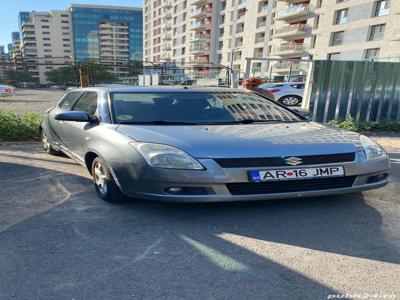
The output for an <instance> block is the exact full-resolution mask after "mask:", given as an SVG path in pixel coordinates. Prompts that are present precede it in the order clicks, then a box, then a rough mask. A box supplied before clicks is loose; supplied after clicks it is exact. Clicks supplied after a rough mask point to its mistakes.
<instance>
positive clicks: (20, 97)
mask: <svg viewBox="0 0 400 300" xmlns="http://www.w3.org/2000/svg"><path fill="white" fill-rule="evenodd" d="M64 94H65V91H59V90H44V89H36V90H34V89H16V92H15V95H13V96H4V97H1V96H0V111H8V110H11V111H13V112H15V113H26V112H34V113H38V114H41V113H43V112H44V111H45V110H47V109H48V108H50V107H52V106H54V105H55V104H56V103H57V101H58V100H60V99H61V97H62V96H63V95H64Z"/></svg>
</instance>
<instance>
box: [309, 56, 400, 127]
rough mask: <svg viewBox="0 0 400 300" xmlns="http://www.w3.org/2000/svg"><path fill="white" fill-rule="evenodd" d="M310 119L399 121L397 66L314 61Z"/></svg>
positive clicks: (399, 71) (320, 120) (399, 80)
mask: <svg viewBox="0 0 400 300" xmlns="http://www.w3.org/2000/svg"><path fill="white" fill-rule="evenodd" d="M314 63H315V66H314V74H313V83H312V90H311V99H310V107H309V109H310V111H311V112H312V120H313V121H316V122H323V123H327V122H329V121H331V120H344V119H346V118H348V117H350V116H351V117H352V118H354V119H355V120H356V121H357V122H358V123H365V122H379V121H385V120H387V121H400V63H393V62H373V61H331V60H317V61H315V62H314Z"/></svg>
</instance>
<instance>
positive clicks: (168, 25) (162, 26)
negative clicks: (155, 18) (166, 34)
mask: <svg viewBox="0 0 400 300" xmlns="http://www.w3.org/2000/svg"><path fill="white" fill-rule="evenodd" d="M161 29H162V30H171V29H172V27H171V24H169V23H164V24H162V25H161Z"/></svg>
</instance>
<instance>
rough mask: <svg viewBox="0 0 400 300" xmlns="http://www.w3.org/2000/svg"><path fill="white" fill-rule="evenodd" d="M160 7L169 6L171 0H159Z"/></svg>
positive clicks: (170, 5)
mask: <svg viewBox="0 0 400 300" xmlns="http://www.w3.org/2000/svg"><path fill="white" fill-rule="evenodd" d="M161 7H162V8H171V7H172V1H171V0H161Z"/></svg>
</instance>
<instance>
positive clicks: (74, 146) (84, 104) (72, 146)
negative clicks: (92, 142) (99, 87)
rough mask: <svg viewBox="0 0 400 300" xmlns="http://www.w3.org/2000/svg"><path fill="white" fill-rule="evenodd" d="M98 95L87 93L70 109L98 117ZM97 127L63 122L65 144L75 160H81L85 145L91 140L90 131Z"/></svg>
mask: <svg viewBox="0 0 400 300" xmlns="http://www.w3.org/2000/svg"><path fill="white" fill-rule="evenodd" d="M97 103H98V93H97V92H95V91H87V92H85V93H84V94H83V95H82V96H81V97H79V99H78V101H76V102H75V104H74V105H73V107H72V110H80V111H85V112H87V113H88V114H89V115H90V116H96V117H98V112H97ZM96 126H99V125H98V124H97V123H95V124H94V123H89V122H74V121H65V122H64V132H65V136H66V139H65V144H66V147H67V148H68V150H69V151H71V152H72V153H73V154H74V155H76V156H77V158H80V159H83V157H84V156H85V152H86V144H87V142H88V141H89V139H90V138H91V134H90V131H91V129H92V128H93V127H96Z"/></svg>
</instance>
